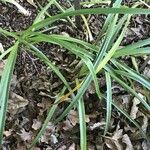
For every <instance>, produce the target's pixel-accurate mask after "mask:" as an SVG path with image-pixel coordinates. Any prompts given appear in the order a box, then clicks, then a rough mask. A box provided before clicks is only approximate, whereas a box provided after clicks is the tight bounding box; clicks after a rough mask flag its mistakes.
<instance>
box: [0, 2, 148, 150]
mask: <svg viewBox="0 0 150 150" xmlns="http://www.w3.org/2000/svg"><path fill="white" fill-rule="evenodd" d="M39 3H40V4H41V5H44V4H45V3H46V2H45V1H44V0H41V1H40V2H39ZM59 3H60V4H61V5H62V6H63V7H64V8H65V7H66V8H67V7H68V3H67V2H66V1H65V0H60V1H59ZM126 3H127V5H130V0H128V1H126ZM20 4H21V5H22V6H23V7H24V8H26V9H27V10H29V11H30V13H31V15H29V16H24V15H23V14H21V13H19V12H18V10H17V8H16V7H15V6H13V5H11V4H8V3H7V4H4V3H1V2H0V27H2V28H3V29H6V30H8V31H15V32H16V31H17V32H18V31H23V30H25V29H27V28H28V27H29V26H30V25H31V24H32V22H33V20H34V19H35V17H36V15H37V14H38V11H39V8H38V7H37V8H36V7H34V6H32V5H31V4H29V3H28V2H26V1H23V2H20ZM35 4H36V3H35ZM36 5H37V4H36ZM37 6H38V5H37ZM96 7H98V5H97V6H96ZM49 13H50V14H51V15H54V14H56V13H59V10H57V8H56V7H54V6H52V7H51V8H49ZM105 19H106V16H104V15H90V16H89V22H88V23H89V27H90V30H91V32H92V36H93V41H94V40H95V39H96V37H97V33H98V32H99V31H100V30H101V27H102V25H103V23H104V21H105ZM51 32H52V33H56V34H62V35H63V34H65V35H66V34H68V35H69V36H72V37H75V38H79V39H82V40H86V41H88V40H89V37H88V36H87V32H86V30H85V29H84V26H83V28H81V29H79V30H76V29H75V28H74V27H72V26H71V25H70V24H69V23H68V22H66V21H60V22H59V24H58V25H57V26H56V27H55V28H54V29H53V30H52V31H51ZM148 37H150V16H149V15H135V16H134V17H132V21H131V23H130V25H129V27H128V31H127V34H126V37H125V38H124V40H123V42H122V46H124V45H127V44H130V43H133V42H136V41H138V40H140V39H146V38H148ZM93 41H90V42H91V43H92V42H93ZM13 42H14V41H13V39H11V38H7V37H4V36H2V35H0V43H1V44H2V46H3V48H4V50H5V49H7V48H8V47H10V46H11V45H12V44H13ZM39 47H40V48H41V50H42V52H43V53H44V54H46V56H47V57H48V58H50V59H51V60H52V61H53V63H54V64H55V65H57V66H58V68H59V69H60V70H61V72H62V74H63V75H64V76H65V77H66V79H67V81H69V82H70V83H72V82H73V81H74V80H75V78H76V75H77V73H78V69H79V67H78V66H79V65H80V64H79V60H78V59H76V56H75V55H73V54H70V53H68V52H66V50H64V49H62V48H61V47H59V46H55V45H52V44H51V45H50V44H47V43H42V44H40V45H39ZM125 61H128V63H129V65H132V62H131V59H130V58H128V57H126V58H125ZM136 61H137V63H138V65H139V68H141V70H140V73H141V74H143V75H144V76H145V77H147V78H149V79H150V62H148V63H146V64H145V65H143V64H144V62H145V57H143V58H141V57H137V58H136ZM5 63H6V60H3V61H2V62H0V75H1V74H2V70H3V67H4V65H5ZM99 81H100V83H101V84H100V88H101V89H102V90H105V89H106V84H105V80H104V78H103V76H99ZM62 87H63V83H62V82H61V81H60V79H59V78H58V77H57V76H56V75H55V74H54V73H53V72H52V71H51V70H49V69H48V68H47V67H46V66H45V65H44V64H43V63H42V62H40V61H39V59H37V58H36V57H34V56H33V55H32V54H31V53H29V52H27V51H26V50H25V48H24V47H21V50H20V51H19V54H18V56H17V63H16V65H15V71H14V75H13V79H12V83H11V89H10V98H9V106H8V111H7V120H6V127H5V132H4V140H3V150H26V149H27V147H28V146H29V145H30V143H31V142H32V140H33V139H34V137H35V136H36V134H37V133H38V131H39V129H40V128H41V126H42V124H43V121H44V120H45V118H46V115H47V112H48V110H49V108H51V106H52V105H53V103H54V99H55V96H56V95H57V94H58V93H59V92H60V90H61V89H62ZM137 87H138V85H137ZM113 97H114V99H115V100H116V101H118V102H120V105H122V107H123V108H124V109H125V110H126V111H127V112H128V113H129V114H131V113H132V112H134V113H135V114H136V117H135V119H136V120H138V121H139V122H140V125H141V126H142V127H143V129H145V130H147V132H148V131H149V132H150V126H148V124H150V114H149V115H145V114H144V112H143V111H140V109H139V107H138V106H135V105H134V104H133V103H132V100H133V99H134V97H133V96H131V95H130V94H128V93H127V92H126V91H125V90H124V89H123V88H121V87H120V86H119V85H118V84H116V83H115V82H113ZM97 99H98V98H97V96H96V93H95V90H94V87H93V85H92V84H91V85H90V87H89V89H88V90H87V91H86V94H85V109H86V117H87V120H86V121H87V135H88V139H87V142H88V150H94V149H95V150H100V149H102V148H103V149H113V150H116V149H118V150H124V149H126V150H132V149H135V150H136V149H137V150H142V149H143V150H148V147H147V144H146V141H145V140H144V139H143V138H142V137H141V136H140V133H139V131H138V129H137V128H136V127H134V126H133V125H132V124H131V123H130V122H129V121H128V120H127V119H126V118H125V117H123V116H122V115H121V114H120V113H119V112H118V111H116V109H115V108H113V110H112V118H111V127H110V129H109V133H108V134H107V135H106V137H103V136H102V133H103V129H104V123H105V108H106V107H105V103H102V102H100V101H98V100H97ZM66 105H67V104H66V103H62V104H60V105H59V109H58V110H57V113H56V116H59V115H60V114H61V113H62V112H63V110H64V108H66ZM79 131H80V130H79V123H78V114H77V111H76V109H73V110H72V111H71V112H70V113H69V114H68V116H67V117H66V118H65V119H64V120H63V121H61V122H59V123H58V124H53V123H52V122H50V123H49V125H48V127H47V129H46V132H45V133H44V135H43V136H42V138H41V139H40V142H39V143H38V144H37V145H36V147H35V148H34V150H74V149H79V144H80V140H79V139H80V138H79V135H80V132H79Z"/></svg>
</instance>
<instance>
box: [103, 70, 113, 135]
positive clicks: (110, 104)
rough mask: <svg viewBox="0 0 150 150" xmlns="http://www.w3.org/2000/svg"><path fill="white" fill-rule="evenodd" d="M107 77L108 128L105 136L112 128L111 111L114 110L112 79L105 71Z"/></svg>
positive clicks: (106, 127)
mask: <svg viewBox="0 0 150 150" xmlns="http://www.w3.org/2000/svg"><path fill="white" fill-rule="evenodd" d="M105 76H106V85H107V91H106V92H107V98H106V101H107V109H106V113H107V115H106V126H105V131H104V135H105V134H106V133H107V130H108V128H109V126H110V119H111V110H112V89H111V88H112V87H111V78H110V74H109V73H108V72H106V71H105Z"/></svg>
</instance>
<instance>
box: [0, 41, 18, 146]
mask: <svg viewBox="0 0 150 150" xmlns="http://www.w3.org/2000/svg"><path fill="white" fill-rule="evenodd" d="M18 44H19V42H16V43H15V45H14V46H13V47H12V50H11V53H10V55H9V57H8V60H7V63H6V66H5V68H4V71H3V74H2V79H1V82H0V147H1V144H2V138H3V131H4V126H5V118H6V110H7V103H8V95H9V87H10V82H11V77H12V74H13V70H14V65H15V62H16V57H17V50H18Z"/></svg>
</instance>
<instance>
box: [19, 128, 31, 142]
mask: <svg viewBox="0 0 150 150" xmlns="http://www.w3.org/2000/svg"><path fill="white" fill-rule="evenodd" d="M18 135H20V137H21V139H22V140H23V141H30V140H31V137H32V132H31V131H29V132H26V131H25V129H24V128H23V129H22V130H21V133H18Z"/></svg>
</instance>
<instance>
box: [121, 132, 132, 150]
mask: <svg viewBox="0 0 150 150" xmlns="http://www.w3.org/2000/svg"><path fill="white" fill-rule="evenodd" d="M122 142H123V143H125V144H126V150H134V148H133V145H132V143H131V140H130V138H129V136H128V135H127V134H124V135H123V137H122Z"/></svg>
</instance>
